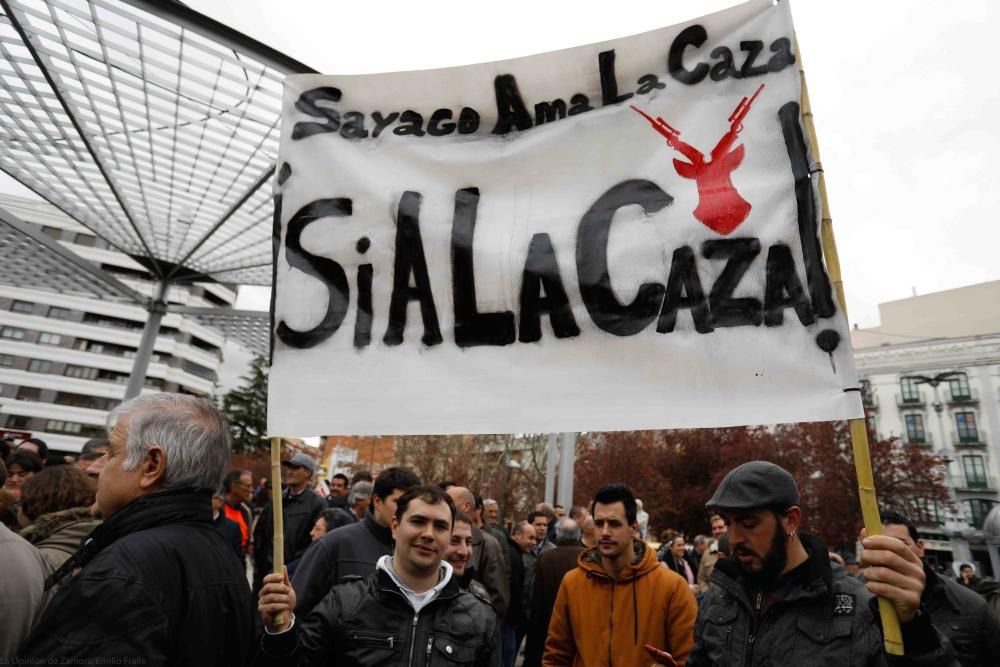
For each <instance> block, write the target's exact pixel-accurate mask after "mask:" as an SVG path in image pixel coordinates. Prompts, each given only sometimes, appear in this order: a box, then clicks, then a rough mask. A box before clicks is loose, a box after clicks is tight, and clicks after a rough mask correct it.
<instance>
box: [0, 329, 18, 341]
mask: <svg viewBox="0 0 1000 667" xmlns="http://www.w3.org/2000/svg"><path fill="white" fill-rule="evenodd" d="M0 338H10V339H11V340H24V329H18V328H17V327H0Z"/></svg>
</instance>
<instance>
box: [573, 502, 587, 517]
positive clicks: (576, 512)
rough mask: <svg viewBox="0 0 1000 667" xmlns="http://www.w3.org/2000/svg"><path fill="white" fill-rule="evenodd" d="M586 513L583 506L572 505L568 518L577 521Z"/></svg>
mask: <svg viewBox="0 0 1000 667" xmlns="http://www.w3.org/2000/svg"><path fill="white" fill-rule="evenodd" d="M586 513H587V508H586V507H584V506H583V505H573V507H572V508H570V510H569V518H571V519H574V520H576V521H579V520H580V517H582V516H584V515H585V514H586Z"/></svg>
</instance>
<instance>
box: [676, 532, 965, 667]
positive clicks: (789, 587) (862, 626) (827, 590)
mask: <svg viewBox="0 0 1000 667" xmlns="http://www.w3.org/2000/svg"><path fill="white" fill-rule="evenodd" d="M800 535H801V539H802V544H803V546H804V547H805V548H806V551H808V552H809V559H808V560H807V561H806V562H805V563H803V564H802V565H800V566H799V567H797V568H796V569H795V570H793V571H792V572H790V573H789V574H788V575H786V576H785V577H783V578H782V579H781V580H779V582H778V584H777V585H776V587H775V588H773V589H772V590H770V591H761V592H759V593H754V594H753V595H752V596H751V594H750V593H749V592H748V590H747V587H746V586H747V584H746V581H745V580H744V578H743V574H742V569H741V567H740V565H739V563H738V562H737V560H736V559H734V558H723V559H721V560H719V561H718V562H717V563H716V565H715V569H714V570H713V571H712V576H711V577H710V578H709V581H711V582H712V584H713V586H712V587H711V588H709V590H708V593H706V595H705V597H704V599H703V600H702V603H701V608H700V609H699V612H698V622H697V624H696V625H695V630H694V649H693V650H692V651H691V655H690V656H689V657H688V661H687V667H702V666H704V665H727V666H728V665H746V666H754V667H755V666H757V665H795V666H796V667H810V666H812V665H816V666H819V665H838V666H843V667H848V666H851V667H854V666H859V667H860V666H866V667H867V666H880V665H897V664H898V665H928V666H930V665H933V666H935V667H937V666H945V665H954V664H956V663H955V662H954V652H953V651H952V650H951V645H950V644H949V643H948V642H947V640H945V639H944V638H942V637H941V636H940V635H939V634H938V633H937V632H935V630H934V627H933V626H932V625H931V623H930V621H929V618H928V616H929V615H928V614H921V615H919V616H918V617H917V618H915V619H914V620H913V622H911V623H908V624H906V625H904V626H903V643H904V644H905V646H906V656H904V657H903V658H897V657H894V656H887V655H886V654H885V652H884V649H883V642H882V631H881V626H880V624H879V620H878V610H877V605H876V604H874V602H875V598H874V596H873V595H872V594H871V593H870V592H869V591H868V589H866V588H865V586H864V584H862V583H861V582H860V581H858V580H857V579H855V578H853V577H851V576H850V575H849V574H848V573H847V571H846V570H844V569H843V568H841V567H839V566H837V567H836V568H831V566H830V560H829V557H828V555H827V554H828V551H827V548H826V545H825V544H823V541H822V540H820V539H819V538H817V537H814V536H812V535H805V534H800ZM776 594H777V595H776ZM751 597H752V598H753V599H752V600H751ZM767 600H772V602H771V603H770V604H767V603H766V601H767Z"/></svg>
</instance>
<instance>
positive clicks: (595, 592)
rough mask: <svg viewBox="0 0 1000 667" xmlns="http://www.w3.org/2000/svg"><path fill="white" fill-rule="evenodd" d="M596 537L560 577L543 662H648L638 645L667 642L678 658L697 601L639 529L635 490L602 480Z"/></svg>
mask: <svg viewBox="0 0 1000 667" xmlns="http://www.w3.org/2000/svg"><path fill="white" fill-rule="evenodd" d="M591 514H593V516H594V526H595V531H596V536H597V538H598V543H597V546H596V547H593V548H591V549H587V550H586V551H584V552H583V553H581V554H580V556H579V558H578V563H579V565H578V567H577V568H576V569H574V570H571V571H570V572H568V573H567V574H566V576H565V577H564V578H563V582H562V585H561V586H560V587H559V594H558V595H557V596H556V603H555V607H553V610H552V620H551V621H550V622H549V633H548V638H547V639H546V641H545V656H544V658H543V659H542V665H543V666H544V667H550V666H551V667H555V666H557V665H567V666H568V665H573V666H576V667H583V666H586V667H604V666H607V667H611V666H612V665H622V666H623V667H624V666H626V665H627V666H628V667H634V666H635V665H647V664H649V663H650V662H651V660H650V656H649V654H648V653H647V652H646V651H645V650H644V649H643V646H644V645H647V644H649V645H652V646H656V647H660V648H663V647H666V650H667V651H668V652H669V653H670V654H671V655H673V657H674V660H676V661H677V664H679V665H683V664H684V661H685V660H686V659H687V656H688V653H689V652H690V651H691V645H692V644H693V642H694V622H695V618H696V617H697V615H698V605H697V603H696V602H695V599H694V595H693V594H692V593H691V590H690V588H688V586H687V582H685V581H684V580H683V579H682V578H681V577H680V575H678V574H677V573H675V572H672V571H670V570H669V569H667V568H665V567H663V565H661V564H660V563H659V562H657V560H656V553H655V552H654V551H653V550H652V549H651V548H649V547H648V546H647V545H646V543H645V542H642V541H640V540H636V539H633V537H632V534H633V531H635V530H636V529H637V522H636V503H635V496H634V495H633V493H632V489H630V488H629V487H628V486H626V485H625V484H608V485H607V486H604V487H602V488H601V489H600V490H599V491H598V492H597V494H596V495H595V496H594V502H593V504H592V506H591Z"/></svg>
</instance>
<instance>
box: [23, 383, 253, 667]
mask: <svg viewBox="0 0 1000 667" xmlns="http://www.w3.org/2000/svg"><path fill="white" fill-rule="evenodd" d="M108 432H109V436H108V451H107V453H106V454H105V455H104V456H103V457H102V458H101V459H100V460H99V461H97V462H96V463H95V465H96V466H99V468H100V471H99V476H98V481H97V503H96V507H97V510H98V512H99V513H100V515H101V517H102V518H103V519H104V523H102V524H101V525H100V526H98V527H97V528H96V529H94V531H93V532H92V533H91V534H90V535H89V536H88V537H87V538H86V539H84V542H83V545H82V546H81V547H80V549H79V550H78V551H77V552H76V553H75V554H73V555H72V556H70V558H69V560H67V561H66V563H65V564H64V565H63V566H62V567H60V568H59V569H58V570H57V571H56V572H55V573H54V574H53V575H52V576H51V577H49V580H48V581H47V582H46V586H47V587H50V588H51V587H52V586H53V585H55V584H56V583H59V582H60V581H62V580H64V579H66V578H67V577H69V576H70V575H71V574H72V573H73V572H74V571H75V570H77V569H79V573H78V574H77V575H76V576H75V577H74V578H73V580H72V582H69V583H67V584H66V585H63V586H62V587H61V588H60V590H59V592H58V593H57V594H56V595H55V597H54V598H53V599H52V600H51V601H50V603H49V605H48V607H47V608H46V610H45V612H44V614H43V615H42V617H41V618H40V619H39V622H38V624H37V625H36V626H35V628H34V629H33V630H32V632H31V634H30V635H29V636H28V638H27V639H26V640H25V641H24V643H23V644H22V645H21V647H20V649H19V651H18V653H17V656H18V657H19V658H21V659H25V660H26V661H27V660H30V659H32V658H38V659H42V658H44V659H47V660H49V661H51V660H53V659H60V658H61V659H64V660H65V659H76V660H84V661H93V660H96V659H103V660H106V661H107V660H112V659H131V660H136V659H141V661H142V662H143V663H144V664H156V665H185V666H186V665H206V666H207V665H218V664H244V663H246V662H247V659H248V657H249V651H250V650H252V647H253V645H254V603H253V598H252V597H251V595H250V588H249V586H248V585H247V580H246V575H245V574H244V572H243V569H242V568H241V567H240V565H239V563H238V562H237V560H236V559H235V558H233V557H232V552H231V551H230V548H229V547H228V546H227V545H226V543H225V541H224V540H223V538H222V536H221V535H220V534H219V532H218V531H216V530H215V529H214V528H212V504H211V498H212V494H213V491H214V489H216V488H217V487H218V486H219V483H220V482H221V481H222V476H223V472H224V471H225V468H226V465H227V463H228V461H229V455H230V440H229V429H228V425H227V424H226V420H225V418H223V416H222V415H221V414H219V412H218V410H216V409H215V406H214V405H213V404H212V403H211V401H209V400H207V399H203V398H197V397H195V396H188V395H184V394H168V393H160V394H150V395H145V396H139V397H137V398H134V399H132V400H130V401H126V402H125V403H123V404H122V405H120V406H119V407H117V408H116V409H115V410H113V411H112V412H111V414H110V415H109V416H108Z"/></svg>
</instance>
